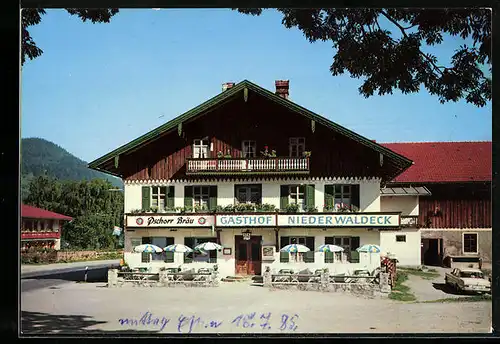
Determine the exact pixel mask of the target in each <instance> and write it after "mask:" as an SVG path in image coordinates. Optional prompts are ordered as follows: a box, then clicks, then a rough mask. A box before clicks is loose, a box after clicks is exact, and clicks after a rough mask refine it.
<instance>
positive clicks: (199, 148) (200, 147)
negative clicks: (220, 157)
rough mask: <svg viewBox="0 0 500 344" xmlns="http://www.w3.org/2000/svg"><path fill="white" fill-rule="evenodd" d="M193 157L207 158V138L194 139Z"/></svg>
mask: <svg viewBox="0 0 500 344" xmlns="http://www.w3.org/2000/svg"><path fill="white" fill-rule="evenodd" d="M193 158H195V159H200V158H208V140H194V143H193Z"/></svg>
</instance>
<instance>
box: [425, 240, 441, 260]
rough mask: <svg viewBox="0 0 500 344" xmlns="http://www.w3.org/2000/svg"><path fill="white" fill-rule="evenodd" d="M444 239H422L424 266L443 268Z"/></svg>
mask: <svg viewBox="0 0 500 344" xmlns="http://www.w3.org/2000/svg"><path fill="white" fill-rule="evenodd" d="M442 251H443V239H434V238H432V239H427V238H426V239H422V261H423V263H424V265H428V266H441V261H442Z"/></svg>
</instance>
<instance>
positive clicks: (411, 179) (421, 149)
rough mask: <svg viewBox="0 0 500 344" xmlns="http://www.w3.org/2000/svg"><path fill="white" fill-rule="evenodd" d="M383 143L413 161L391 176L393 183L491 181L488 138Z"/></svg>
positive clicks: (490, 145)
mask: <svg viewBox="0 0 500 344" xmlns="http://www.w3.org/2000/svg"><path fill="white" fill-rule="evenodd" d="M382 145H384V146H385V147H387V148H389V149H391V150H394V151H395V152H398V153H399V154H404V155H405V156H407V157H409V158H410V159H412V160H413V161H414V165H413V166H412V167H410V168H409V169H407V170H406V171H405V172H403V173H402V174H400V175H399V176H397V177H396V178H394V180H392V183H413V184H422V183H463V182H491V178H492V162H491V156H492V144H491V141H478V142H470V141H469V142H468V141H464V142H398V143H382Z"/></svg>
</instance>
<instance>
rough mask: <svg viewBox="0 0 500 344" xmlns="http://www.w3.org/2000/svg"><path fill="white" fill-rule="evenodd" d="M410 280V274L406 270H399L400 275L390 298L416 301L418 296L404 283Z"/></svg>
mask: <svg viewBox="0 0 500 344" xmlns="http://www.w3.org/2000/svg"><path fill="white" fill-rule="evenodd" d="M407 280H408V274H407V273H406V272H405V271H401V270H399V271H398V277H397V279H396V283H395V285H394V287H393V288H392V291H391V293H390V294H389V298H390V299H391V300H396V301H404V302H409V301H415V300H416V299H417V298H416V297H415V295H414V294H413V293H412V292H411V290H410V287H408V286H406V285H404V284H403V283H404V282H406V281H407Z"/></svg>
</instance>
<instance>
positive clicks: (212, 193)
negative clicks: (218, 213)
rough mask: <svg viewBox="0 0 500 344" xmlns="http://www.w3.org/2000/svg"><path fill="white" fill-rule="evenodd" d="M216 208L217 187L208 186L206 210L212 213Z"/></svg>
mask: <svg viewBox="0 0 500 344" xmlns="http://www.w3.org/2000/svg"><path fill="white" fill-rule="evenodd" d="M215 208H217V185H212V186H210V190H209V198H208V209H209V210H212V211H214V210H215Z"/></svg>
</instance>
